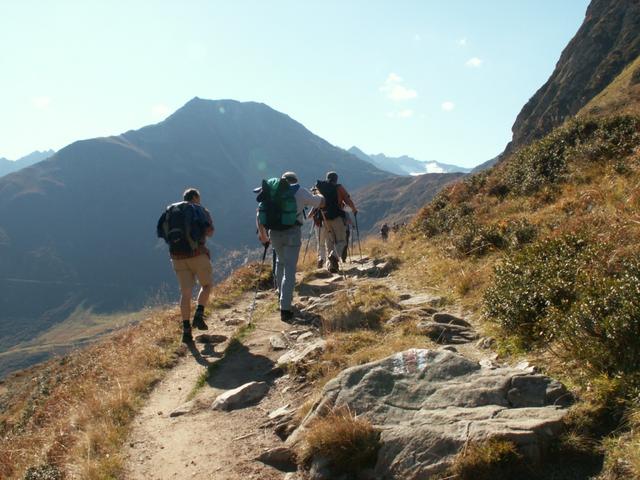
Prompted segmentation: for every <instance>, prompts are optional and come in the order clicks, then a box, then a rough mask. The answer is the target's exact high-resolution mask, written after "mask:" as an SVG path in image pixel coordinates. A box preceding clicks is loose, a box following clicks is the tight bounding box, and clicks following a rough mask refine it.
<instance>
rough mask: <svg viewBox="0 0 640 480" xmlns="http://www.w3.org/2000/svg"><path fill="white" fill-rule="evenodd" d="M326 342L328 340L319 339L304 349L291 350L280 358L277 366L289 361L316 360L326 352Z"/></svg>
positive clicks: (299, 362) (296, 362)
mask: <svg viewBox="0 0 640 480" xmlns="http://www.w3.org/2000/svg"><path fill="white" fill-rule="evenodd" d="M326 344H327V342H326V341H325V340H322V339H319V340H316V341H315V342H313V343H310V344H309V345H307V346H306V347H304V348H303V349H302V350H290V351H288V352H287V353H285V354H284V355H282V356H281V357H280V358H279V359H278V361H277V362H276V366H278V367H284V366H285V365H287V364H289V363H292V364H302V363H307V362H309V361H311V360H314V359H316V358H318V357H319V356H320V354H321V353H322V352H324V349H325V347H326Z"/></svg>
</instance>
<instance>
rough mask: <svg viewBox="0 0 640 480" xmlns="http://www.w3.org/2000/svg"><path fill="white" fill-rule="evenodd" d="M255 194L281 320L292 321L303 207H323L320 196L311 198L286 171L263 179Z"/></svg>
mask: <svg viewBox="0 0 640 480" xmlns="http://www.w3.org/2000/svg"><path fill="white" fill-rule="evenodd" d="M254 192H255V193H258V197H257V198H256V200H258V202H260V203H259V205H258V215H257V219H256V221H257V226H258V237H259V239H260V243H262V244H263V245H264V246H265V248H267V247H268V245H269V243H271V245H272V246H273V249H274V250H275V252H276V257H277V258H276V271H275V277H276V285H277V287H278V293H279V294H280V319H281V320H282V321H284V322H291V321H292V320H293V318H294V313H293V310H292V306H291V304H292V301H293V288H294V287H295V283H296V267H297V264H298V256H299V255H300V246H301V245H302V229H301V226H302V223H303V221H304V216H303V211H304V208H305V207H314V208H319V207H321V206H322V205H323V204H324V198H323V197H322V195H314V194H312V193H311V192H309V190H307V189H305V188H302V187H301V186H300V185H299V184H298V176H297V175H296V174H295V173H294V172H285V173H283V174H282V177H281V178H271V179H269V180H263V181H262V186H261V187H260V188H259V189H256V190H254Z"/></svg>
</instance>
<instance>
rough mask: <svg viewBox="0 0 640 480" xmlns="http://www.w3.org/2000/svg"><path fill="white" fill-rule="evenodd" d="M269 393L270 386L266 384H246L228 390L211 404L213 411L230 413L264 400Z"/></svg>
mask: <svg viewBox="0 0 640 480" xmlns="http://www.w3.org/2000/svg"><path fill="white" fill-rule="evenodd" d="M268 391H269V386H268V385H267V384H266V383H265V382H249V383H245V384H244V385H241V386H239V387H238V388H234V389H233V390H228V391H226V392H224V393H223V394H221V395H218V397H217V398H216V399H215V400H214V401H213V403H212V404H211V409H212V410H223V411H229V410H235V409H236V408H242V407H244V406H247V405H249V404H253V403H256V402H258V401H259V400H262V397H264V396H265V395H266V394H267V392H268Z"/></svg>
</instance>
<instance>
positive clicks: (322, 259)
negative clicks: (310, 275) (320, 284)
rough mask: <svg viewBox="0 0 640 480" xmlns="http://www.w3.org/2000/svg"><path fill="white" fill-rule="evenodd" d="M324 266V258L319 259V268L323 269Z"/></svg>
mask: <svg viewBox="0 0 640 480" xmlns="http://www.w3.org/2000/svg"><path fill="white" fill-rule="evenodd" d="M323 266H324V258H319V259H318V268H322V267H323Z"/></svg>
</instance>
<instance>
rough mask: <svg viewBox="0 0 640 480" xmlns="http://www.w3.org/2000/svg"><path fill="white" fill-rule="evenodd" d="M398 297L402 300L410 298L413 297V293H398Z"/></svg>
mask: <svg viewBox="0 0 640 480" xmlns="http://www.w3.org/2000/svg"><path fill="white" fill-rule="evenodd" d="M398 298H399V299H400V301H402V300H409V299H410V298H411V294H410V293H401V294H400V295H398Z"/></svg>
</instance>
